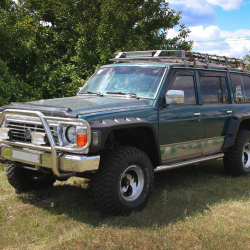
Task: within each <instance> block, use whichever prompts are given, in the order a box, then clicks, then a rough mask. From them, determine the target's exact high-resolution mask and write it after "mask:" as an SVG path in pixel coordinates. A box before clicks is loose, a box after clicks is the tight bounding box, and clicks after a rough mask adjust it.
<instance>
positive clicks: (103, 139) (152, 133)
mask: <svg viewBox="0 0 250 250" xmlns="http://www.w3.org/2000/svg"><path fill="white" fill-rule="evenodd" d="M89 125H90V127H91V131H92V133H93V132H100V144H99V145H98V146H94V145H93V144H92V143H91V145H90V147H89V152H90V153H91V152H97V151H102V150H104V148H105V144H106V143H107V141H108V139H109V136H110V135H111V133H112V132H116V133H119V132H121V133H124V132H125V133H130V132H131V131H134V133H135V134H138V131H139V130H143V131H144V134H145V135H146V136H147V138H146V139H145V138H144V137H143V138H142V139H145V140H146V141H147V143H150V145H146V146H147V147H148V146H150V147H151V149H152V151H153V159H152V157H150V158H151V161H152V164H153V166H154V167H156V166H159V165H161V153H160V146H159V140H158V134H157V132H156V129H155V127H154V126H153V124H151V123H150V122H148V121H147V120H146V119H143V118H139V117H123V118H112V119H100V120H95V121H89ZM122 136H124V137H126V136H127V135H126V134H123V135H122ZM128 136H129V135H128ZM127 146H128V145H127ZM131 146H134V145H131ZM145 153H147V152H145Z"/></svg>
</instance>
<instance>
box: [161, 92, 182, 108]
mask: <svg viewBox="0 0 250 250" xmlns="http://www.w3.org/2000/svg"><path fill="white" fill-rule="evenodd" d="M165 99H166V104H168V105H171V104H182V103H184V91H183V90H169V91H168V92H167V94H166V96H165Z"/></svg>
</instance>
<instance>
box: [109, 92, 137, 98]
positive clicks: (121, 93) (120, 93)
mask: <svg viewBox="0 0 250 250" xmlns="http://www.w3.org/2000/svg"><path fill="white" fill-rule="evenodd" d="M106 94H114V95H128V96H130V97H135V98H137V99H139V97H138V96H137V95H136V94H135V93H125V92H120V91H118V92H106Z"/></svg>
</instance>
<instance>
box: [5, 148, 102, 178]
mask: <svg viewBox="0 0 250 250" xmlns="http://www.w3.org/2000/svg"><path fill="white" fill-rule="evenodd" d="M1 157H2V158H5V159H8V160H11V161H18V162H21V163H24V164H29V165H35V166H40V167H45V168H51V169H52V165H51V154H49V153H47V152H44V151H38V150H31V149H20V148H19V147H13V146H9V145H4V144H2V145H1ZM57 161H58V163H59V164H58V165H59V166H60V170H61V171H69V172H81V173H82V172H85V171H96V170H98V168H99V163H100V156H99V155H97V156H86V155H73V154H62V155H60V156H57Z"/></svg>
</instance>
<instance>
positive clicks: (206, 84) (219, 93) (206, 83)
mask: <svg viewBox="0 0 250 250" xmlns="http://www.w3.org/2000/svg"><path fill="white" fill-rule="evenodd" d="M200 83H201V93H202V102H203V103H204V104H205V103H229V97H228V91H227V85H226V78H225V77H219V76H205V77H200Z"/></svg>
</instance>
